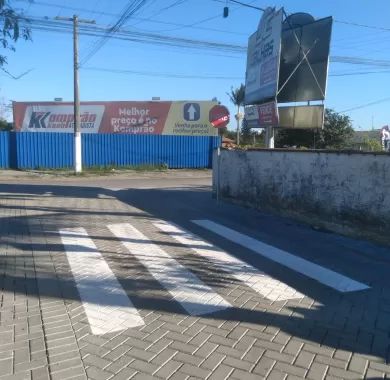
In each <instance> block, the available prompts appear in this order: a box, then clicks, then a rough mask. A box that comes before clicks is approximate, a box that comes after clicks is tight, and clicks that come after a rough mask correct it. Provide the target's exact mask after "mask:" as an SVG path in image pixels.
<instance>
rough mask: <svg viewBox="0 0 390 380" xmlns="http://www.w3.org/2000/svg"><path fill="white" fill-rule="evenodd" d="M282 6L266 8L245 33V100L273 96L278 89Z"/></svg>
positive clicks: (251, 102)
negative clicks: (251, 30)
mask: <svg viewBox="0 0 390 380" xmlns="http://www.w3.org/2000/svg"><path fill="white" fill-rule="evenodd" d="M282 22H283V8H282V9H279V10H278V11H276V10H275V9H274V8H267V9H266V10H265V12H264V13H263V16H262V17H261V20H260V23H259V27H258V29H257V31H256V32H255V33H254V34H252V35H251V36H250V37H249V40H248V53H247V66H246V79H245V104H255V103H261V102H264V101H266V100H269V99H274V98H275V97H276V93H277V90H278V77H279V61H280V42H281V35H282Z"/></svg>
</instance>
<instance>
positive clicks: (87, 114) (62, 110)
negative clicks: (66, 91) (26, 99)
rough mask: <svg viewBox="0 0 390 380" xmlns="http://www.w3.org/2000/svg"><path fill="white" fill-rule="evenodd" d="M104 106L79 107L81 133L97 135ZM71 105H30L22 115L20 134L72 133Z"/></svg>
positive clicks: (72, 110) (72, 113) (72, 117)
mask: <svg viewBox="0 0 390 380" xmlns="http://www.w3.org/2000/svg"><path fill="white" fill-rule="evenodd" d="M104 108H105V107H104V105H82V106H80V124H81V131H82V132H83V133H97V132H98V131H99V127H100V124H101V121H102V118H103V114H104ZM73 125H74V109H73V105H36V106H35V105H34V106H33V105H31V106H27V108H26V113H25V115H24V119H23V123H22V127H21V131H22V132H73Z"/></svg>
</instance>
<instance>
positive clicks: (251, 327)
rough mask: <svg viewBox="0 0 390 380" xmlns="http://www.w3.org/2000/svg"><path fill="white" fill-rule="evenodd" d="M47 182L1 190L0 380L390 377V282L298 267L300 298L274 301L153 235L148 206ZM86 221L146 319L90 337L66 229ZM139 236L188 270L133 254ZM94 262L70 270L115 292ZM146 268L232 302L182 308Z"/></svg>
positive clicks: (92, 285) (90, 285)
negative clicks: (124, 230) (316, 274)
mask: <svg viewBox="0 0 390 380" xmlns="http://www.w3.org/2000/svg"><path fill="white" fill-rule="evenodd" d="M49 188H50V186H26V187H23V186H20V187H17V186H16V187H14V188H13V189H14V190H13V191H6V190H5V188H3V189H2V191H1V194H0V195H1V198H0V235H1V239H0V380H5V379H34V380H35V379H86V378H89V379H149V378H151V379H180V380H181V379H227V378H231V379H240V380H243V379H245V380H246V379H249V380H250V379H263V378H264V379H286V378H287V379H303V378H307V379H325V378H326V379H344V378H345V379H359V378H370V379H374V378H386V376H387V377H388V378H390V365H388V364H387V363H388V360H389V359H390V358H389V347H390V338H389V331H390V293H389V292H387V289H386V288H384V287H376V286H372V288H371V289H369V290H365V291H362V292H355V293H351V294H341V293H338V292H336V291H335V290H333V289H330V288H327V287H325V286H322V285H319V284H315V283H314V282H313V281H312V280H310V279H308V278H303V277H302V276H301V277H297V278H299V281H300V284H301V286H300V287H299V291H300V293H302V297H299V298H291V299H285V300H282V301H278V300H270V299H267V298H266V297H264V296H263V295H261V294H259V293H258V292H256V291H255V290H254V289H252V288H251V287H250V286H248V285H247V284H246V283H244V282H243V281H240V280H239V279H237V278H235V277H234V276H232V275H231V273H229V272H228V271H223V270H221V268H220V267H218V266H215V265H213V264H212V263H211V262H208V261H207V260H206V259H205V258H200V257H199V256H197V255H196V254H194V252H193V251H192V250H191V247H187V246H184V245H182V244H180V243H179V242H178V241H177V240H175V239H174V238H173V237H172V236H169V235H168V234H164V233H162V232H161V231H159V230H158V229H157V228H156V226H155V225H154V224H153V223H154V222H155V220H154V217H153V216H152V215H148V214H146V213H144V212H142V211H140V210H139V209H136V208H134V207H132V206H130V205H127V204H124V203H123V202H120V201H118V200H117V199H116V198H115V194H114V193H110V192H109V191H103V190H102V189H98V188H76V187H65V186H62V187H60V186H53V188H51V189H50V191H48V190H49ZM205 217H207V216H205ZM117 224H131V225H132V226H133V227H134V228H135V229H136V230H137V231H140V232H142V234H139V235H138V236H136V237H134V236H128V237H122V241H121V239H119V238H118V237H117V236H115V235H114V234H113V233H112V231H111V230H110V227H109V226H112V225H117ZM80 228H82V229H84V230H85V231H86V234H88V237H89V239H90V240H91V241H93V244H94V248H93V250H95V249H96V251H97V252H99V253H100V254H101V256H102V257H103V258H104V260H105V262H106V263H107V265H108V267H109V268H110V271H112V273H113V274H114V275H115V277H116V278H117V280H118V282H119V283H120V286H121V288H122V289H123V290H124V292H125V293H126V294H127V296H128V299H129V300H130V301H131V303H132V305H133V306H134V308H136V310H137V312H138V313H139V316H140V318H142V320H143V324H142V325H139V326H136V327H132V328H125V329H122V330H118V331H113V332H110V333H105V334H100V335H99V334H96V335H94V334H92V330H91V326H90V321H89V320H88V316H87V314H86V312H85V306H83V303H82V301H83V300H82V299H81V298H80V288H78V287H77V286H78V285H77V283H76V281H75V277H74V276H75V275H76V274H75V273H74V272H72V268H71V266H70V265H69V260H68V258H67V253H66V247H64V245H63V241H62V240H61V235H60V231H61V230H68V231H69V230H72V229H73V230H76V231H77V229H80ZM76 235H77V234H76ZM77 238H80V236H78V237H77V236H76V240H75V242H76V243H74V244H75V246H74V247H73V251H75V252H76V253H75V254H77V249H76V248H77V247H76V245H77V244H78V243H77ZM126 239H127V240H126ZM126 241H127V242H128V243H131V244H127V245H126V244H123V242H126ZM134 244H140V245H142V244H144V245H145V246H146V247H151V245H152V244H153V245H154V246H158V247H159V249H161V250H163V251H164V252H166V253H167V254H169V257H170V258H171V259H170V260H174V261H177V262H178V263H180V264H181V266H182V267H180V270H178V271H176V272H175V271H173V270H172V268H171V270H170V271H169V273H165V272H164V269H161V263H160V262H158V265H157V264H156V262H154V263H152V264H151V265H150V267H151V268H150V267H147V266H145V265H144V264H145V263H143V260H150V258H148V257H147V253H146V252H147V250H148V249H150V248H146V249H142V250H140V252H141V253H138V255H132V254H130V253H129V250H128V249H127V247H128V246H130V247H136V245H134ZM70 245H72V244H70ZM234 249H237V248H236V247H235V246H232V250H231V252H234ZM93 250H92V251H93ZM84 251H86V252H87V253H88V252H92V251H88V249H87V248H85V247H84ZM154 252H155V255H158V251H154ZM156 252H157V253H156ZM68 254H69V252H68ZM141 254H142V255H144V257H143V258H142V260H140V257H139V255H141ZM89 256H91V257H93V255H89ZM89 256H88V257H89ZM174 261H169V262H174ZM80 265H86V264H85V263H84V262H81V264H80ZM80 268H81V267H80ZM80 268H79V269H80ZM183 268H185V270H184V269H183ZM148 269H149V270H148ZM94 270H95V271H91V268H86V267H85V268H84V272H82V271H81V269H80V270H79V271H78V272H77V276H79V277H80V278H83V281H81V282H80V283H81V284H82V285H81V286H84V288H83V291H88V289H91V290H92V289H93V290H94V292H93V294H95V293H97V294H99V292H96V289H99V288H104V287H106V288H107V289H108V290H110V289H111V290H113V289H114V288H115V287H114V288H113V287H112V280H111V277H109V276H108V275H96V276H93V275H91V273H92V274H93V273H97V272H96V271H97V269H96V268H95V269H94ZM153 270H156V271H157V270H159V271H160V272H159V273H160V276H168V275H169V276H173V277H174V276H178V277H177V278H176V282H175V284H177V283H178V282H179V283H180V281H184V280H185V279H183V273H187V271H190V272H191V273H192V274H193V276H194V278H195V277H196V278H197V281H199V284H200V285H197V286H198V290H199V289H200V290H203V289H206V287H205V286H206V285H207V287H208V288H210V289H212V290H213V291H214V292H215V293H216V294H217V296H218V297H220V298H221V299H222V300H224V302H225V303H226V304H224V305H225V306H226V307H224V308H223V309H222V310H218V311H216V312H213V313H211V314H201V315H196V313H191V310H194V308H195V309H196V307H197V304H196V302H195V305H194V304H192V308H188V309H186V308H183V307H182V305H181V304H180V302H178V300H180V301H181V300H183V302H185V300H186V298H185V297H184V296H183V295H180V297H179V296H178V297H177V298H174V297H172V294H171V293H170V292H169V290H171V289H173V288H171V284H170V283H169V278H170V277H169V278H168V277H164V278H165V280H164V281H165V282H160V281H159V277H158V276H154V275H153ZM83 273H84V274H85V275H84V276H83ZM179 276H181V277H179ZM297 276H298V275H297ZM373 276H375V274H373ZM167 278H168V279H167ZM191 278H192V277H191ZM110 281H111V282H110ZM110 284H111V285H110ZM373 284H374V282H373ZM187 285H188V286H190V285H191V284H188V283H187ZM110 286H111V288H110ZM106 288H105V290H107V289H106ZM389 288H390V287H389ZM115 289H116V288H115ZM115 289H114V290H115ZM102 293H103V292H101V294H102ZM95 299H96V302H97V303H100V304H104V305H105V306H106V307H107V308H108V309H107V310H110V309H112V308H115V306H117V305H113V303H114V301H113V299H114V298H111V297H110V296H109V293H108V295H106V296H105V297H104V299H102V298H101V297H100V298H99V295H97V296H95ZM218 300H219V299H218ZM90 302H93V300H92V301H90ZM191 302H193V301H191ZM198 307H199V305H198ZM99 310H100V312H102V313H103V312H108V313H109V311H107V310H106V311H104V310H103V309H99Z"/></svg>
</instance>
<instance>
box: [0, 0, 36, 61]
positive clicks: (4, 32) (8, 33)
mask: <svg viewBox="0 0 390 380" xmlns="http://www.w3.org/2000/svg"><path fill="white" fill-rule="evenodd" d="M0 20H1V21H0V28H1V33H0V46H2V47H3V49H8V50H11V51H15V46H14V45H13V43H14V42H16V41H17V40H18V39H19V38H22V39H24V40H31V31H30V29H29V28H26V27H20V25H19V22H20V16H19V15H18V14H17V13H16V12H15V11H14V10H13V9H12V8H11V7H10V5H9V3H8V1H6V0H0ZM5 64H7V57H6V56H5V55H2V54H1V55H0V66H3V65H5Z"/></svg>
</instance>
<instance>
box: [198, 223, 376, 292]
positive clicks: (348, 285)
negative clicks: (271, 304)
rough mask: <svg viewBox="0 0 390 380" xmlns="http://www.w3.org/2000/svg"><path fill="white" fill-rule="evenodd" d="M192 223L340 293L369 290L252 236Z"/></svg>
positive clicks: (211, 224)
mask: <svg viewBox="0 0 390 380" xmlns="http://www.w3.org/2000/svg"><path fill="white" fill-rule="evenodd" d="M192 222H193V223H195V224H197V225H198V226H201V227H203V228H206V229H208V230H210V231H212V232H214V233H216V234H218V235H220V236H222V237H224V238H225V239H228V240H230V241H232V242H234V243H237V244H239V245H241V246H243V247H245V248H248V249H250V250H251V251H253V252H256V253H257V254H259V255H261V256H263V257H266V258H267V259H270V260H272V261H275V262H277V263H279V264H281V265H283V266H285V267H287V268H290V269H292V270H294V271H296V272H298V273H301V274H303V275H305V276H307V277H310V278H312V279H314V280H316V281H318V282H320V283H322V284H324V285H327V286H329V287H331V288H333V289H336V290H338V291H339V292H353V291H358V290H364V289H368V288H369V286H368V285H366V284H363V283H361V282H358V281H355V280H353V279H351V278H349V277H347V276H344V275H342V274H340V273H337V272H334V271H332V270H330V269H327V268H324V267H322V266H320V265H318V264H314V263H312V262H310V261H308V260H305V259H302V258H301V257H298V256H295V255H293V254H291V253H289V252H286V251H283V250H281V249H279V248H276V247H273V246H271V245H268V244H265V243H263V242H261V241H259V240H256V239H254V238H252V237H250V236H247V235H244V234H242V233H240V232H237V231H235V230H233V229H231V228H228V227H225V226H223V225H222V224H218V223H215V222H213V221H211V220H193V221H192Z"/></svg>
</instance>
